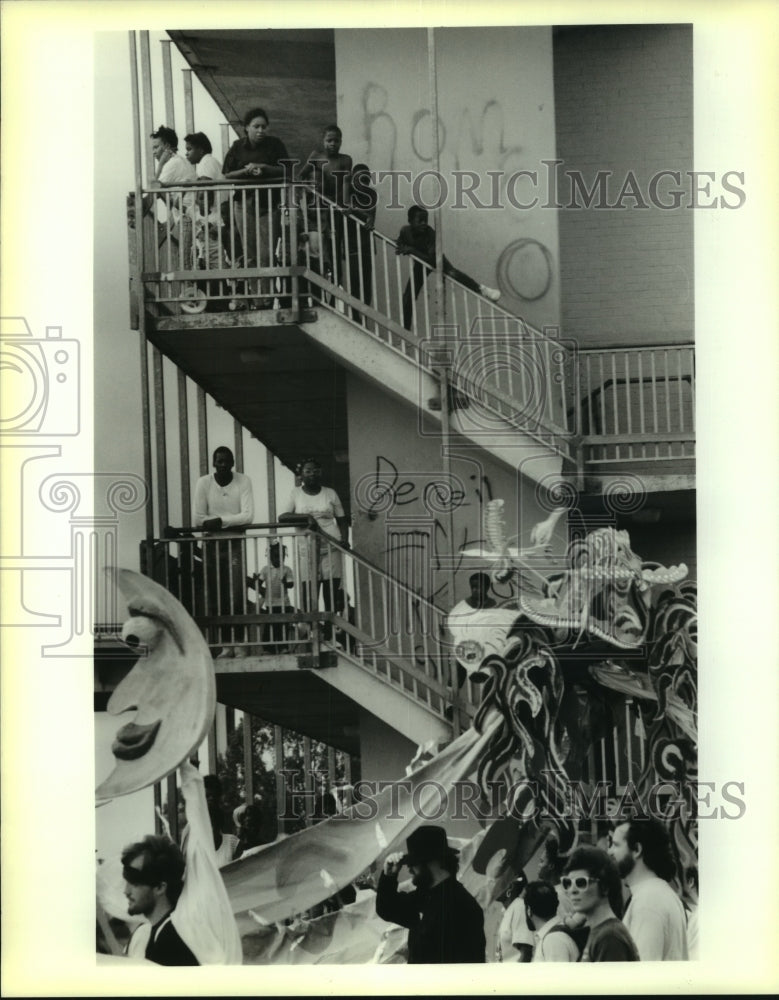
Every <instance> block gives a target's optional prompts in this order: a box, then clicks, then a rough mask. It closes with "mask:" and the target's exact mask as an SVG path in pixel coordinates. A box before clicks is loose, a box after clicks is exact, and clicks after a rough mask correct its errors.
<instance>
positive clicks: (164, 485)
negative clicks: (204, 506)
mask: <svg viewBox="0 0 779 1000" xmlns="http://www.w3.org/2000/svg"><path fill="white" fill-rule="evenodd" d="M152 365H153V369H154V431H155V438H156V443H157V510H158V516H159V525H158V527H159V532H160V535H161V534H162V532H163V530H164V528H165V526H166V525H167V524H168V522H169V515H168V460H167V455H166V445H165V384H164V381H163V371H162V354H161V353H160V352H159V350H158V349H157V348H156V347H154V348H152Z"/></svg>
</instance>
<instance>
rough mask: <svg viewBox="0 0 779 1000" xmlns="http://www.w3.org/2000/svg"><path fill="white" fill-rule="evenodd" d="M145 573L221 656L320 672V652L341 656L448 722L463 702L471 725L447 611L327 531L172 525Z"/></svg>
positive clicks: (151, 551) (145, 555)
mask: <svg viewBox="0 0 779 1000" xmlns="http://www.w3.org/2000/svg"><path fill="white" fill-rule="evenodd" d="M273 545H278V546H279V549H278V552H279V563H280V565H279V567H276V568H277V569H279V570H281V572H282V573H283V575H284V576H286V577H287V579H290V578H291V582H292V585H291V587H289V588H285V592H284V593H283V594H281V593H280V591H279V590H278V588H277V587H276V586H275V584H274V583H273V582H271V584H270V585H268V576H269V573H268V567H269V566H270V565H271V549H272V546H273ZM141 567H142V572H144V573H146V574H147V575H149V576H151V577H152V578H154V579H156V580H157V582H159V583H161V584H163V586H165V587H167V588H168V589H169V590H170V591H171V592H172V593H173V594H174V596H176V597H177V598H178V599H179V600H180V601H181V603H182V604H183V605H184V607H185V608H186V609H187V610H188V611H189V613H190V614H191V615H192V617H193V619H194V620H195V622H196V623H197V624H198V626H200V627H201V628H202V629H203V632H204V635H205V637H206V640H207V642H208V643H209V645H210V646H211V648H212V651H213V653H214V655H215V656H218V655H220V654H221V655H222V656H224V655H225V652H226V651H227V652H228V653H229V654H230V655H231V656H232V657H235V656H236V655H239V656H247V655H248V656H258V655H259V656H264V655H283V654H296V655H297V656H298V657H305V658H306V664H305V665H312V666H318V665H321V663H322V658H321V653H322V651H330V652H335V653H337V655H338V656H341V657H344V658H345V659H348V660H349V661H350V662H351V663H353V664H355V665H356V666H358V667H359V668H360V669H362V670H364V671H365V672H366V673H368V674H370V675H371V676H373V677H375V678H377V679H378V680H380V681H382V682H383V683H385V684H388V685H389V686H391V687H393V688H394V689H396V690H398V691H400V692H402V693H403V694H404V695H405V696H406V697H408V698H410V699H412V700H413V701H415V702H417V703H418V704H420V705H421V706H422V707H424V708H425V709H426V710H427V711H429V712H430V713H431V714H432V715H434V716H436V717H437V718H439V719H441V720H444V721H449V719H450V718H451V712H452V705H453V703H454V702H455V701H457V704H458V716H459V718H460V719H461V721H462V722H463V723H464V724H467V720H468V719H469V718H470V717H471V716H472V715H473V713H474V711H475V692H474V691H473V689H472V686H471V685H470V683H468V684H467V685H466V686H465V687H464V688H463V689H462V691H461V692H459V693H458V692H457V684H456V681H455V682H454V683H453V682H452V678H453V677H454V676H455V673H454V666H453V663H452V660H451V655H450V654H451V650H450V649H449V647H448V645H447V641H446V632H445V613H444V612H443V611H441V609H439V608H437V607H436V606H435V605H434V604H433V603H432V602H430V601H428V600H426V599H425V598H424V597H422V596H421V595H419V594H418V593H416V592H415V591H414V590H413V589H412V588H411V587H409V586H408V585H407V584H405V583H403V582H401V581H398V580H394V579H393V578H391V577H390V576H389V575H388V574H387V573H385V572H384V571H383V570H381V569H380V568H379V567H377V566H374V565H373V564H372V563H370V562H369V561H368V560H367V559H365V558H363V557H362V556H360V555H358V554H357V553H355V552H353V551H352V550H351V549H347V548H344V547H343V546H342V545H340V544H339V543H338V542H336V540H335V539H333V538H331V537H330V536H328V535H325V534H323V533H321V532H320V531H311V530H309V529H306V530H301V529H299V528H294V527H291V526H290V525H287V524H279V523H262V524H259V523H258V524H252V525H248V526H246V528H245V529H244V530H242V531H240V532H226V531H224V532H220V533H219V534H218V535H209V534H208V533H206V532H204V531H203V530H202V529H197V528H173V529H170V531H169V533H168V536H167V537H165V538H160V539H154V540H153V542H152V544H151V547H149V546H147V545H146V543H142V557H141ZM284 567H286V569H287V571H288V572H286V573H284ZM338 573H340V574H341V575H340V576H339V575H337V574H338ZM263 580H265V586H264V587H263V586H262V583H263ZM282 601H284V602H285V603H282Z"/></svg>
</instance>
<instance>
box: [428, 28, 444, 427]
mask: <svg viewBox="0 0 779 1000" xmlns="http://www.w3.org/2000/svg"><path fill="white" fill-rule="evenodd" d="M427 71H428V79H429V83H430V122H431V128H432V133H433V136H432V138H433V170H435V172H436V174H437V175H438V176H440V173H441V137H440V135H439V128H438V75H437V73H436V50H435V28H428V29H427ZM433 219H434V220H435V305H434V311H433V315H434V322H435V324H437V325H440V324H441V323H443V322H444V320H445V317H446V300H445V296H444V244H443V233H442V231H441V225H442V215H441V208H440V207H438V208H435V209H433ZM441 406H442V408H443V401H442V403H441Z"/></svg>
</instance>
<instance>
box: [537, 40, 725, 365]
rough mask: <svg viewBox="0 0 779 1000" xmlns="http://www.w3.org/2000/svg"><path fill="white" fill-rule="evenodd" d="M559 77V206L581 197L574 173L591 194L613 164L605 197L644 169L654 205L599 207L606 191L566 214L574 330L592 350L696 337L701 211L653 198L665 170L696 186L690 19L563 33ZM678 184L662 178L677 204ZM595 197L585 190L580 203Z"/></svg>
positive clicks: (566, 320) (665, 192) (564, 241)
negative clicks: (697, 220) (696, 225)
mask: <svg viewBox="0 0 779 1000" xmlns="http://www.w3.org/2000/svg"><path fill="white" fill-rule="evenodd" d="M554 81H555V114H556V129H557V156H558V159H560V160H562V161H564V162H563V164H562V165H561V166H560V167H559V168H558V169H559V172H560V174H559V175H558V176H559V178H560V183H559V194H558V198H559V202H560V203H561V204H563V205H564V206H568V205H569V204H570V202H571V196H572V194H573V193H574V189H573V185H572V184H571V182H570V180H569V177H568V176H567V175H568V172H570V171H579V172H580V173H581V175H582V178H583V180H584V182H585V184H586V187H587V189H588V190H589V189H592V188H593V184H594V182H595V180H596V175H597V173H598V171H601V170H608V171H612V175H611V176H610V177H609V178H608V180H607V187H606V197H605V200H604V202H603V203H605V204H609V205H613V204H614V203H615V202H616V201H618V200H619V195H620V192H621V190H622V188H623V184H624V182H625V180H626V178H627V177H628V175H629V172H630V171H633V174H634V175H635V178H636V181H637V182H638V192H639V196H640V197H641V198H642V199H643V201H644V202H645V203H646V204H647V205H648V206H649V207H646V208H637V207H635V205H636V200H635V199H633V198H631V197H629V196H626V197H624V198H623V199H622V204H623V205H624V206H626V207H625V208H623V209H621V210H618V209H613V208H612V209H607V208H595V207H594V205H595V204H598V203H599V202H600V199H599V196H598V194H597V188H596V196H595V198H596V200H595V202H594V203H593V207H590V208H580V209H576V208H569V207H564V208H563V209H562V210H561V211H560V213H559V239H560V277H561V296H562V307H561V314H562V330H563V334H564V335H565V336H566V337H575V338H577V339H578V340H579V341H580V343H581V344H582V345H585V344H586V345H588V346H593V345H608V344H614V343H619V344H623V343H624V344H637V343H663V342H672V341H680V340H681V341H685V340H687V341H689V340H691V339H692V337H693V329H694V314H693V308H694V289H693V278H694V273H693V215H694V213H693V212H692V211H691V210H690V209H689V208H688V207H681V208H678V209H671V210H664V209H662V208H659V207H655V206H654V205H653V204H652V201H653V199H652V197H651V196H650V194H649V184H650V181H651V178H652V177H653V175H655V174H657V172H658V171H661V170H678V171H680V172H681V174H682V181H683V183H682V184H681V185H680V188H686V190H687V191H688V192H689V190H690V186H691V181H690V180H689V178H686V185H685V171H688V170H692V168H693V161H692V149H693V90H692V28H691V26H689V25H625V26H595V27H576V28H560V29H557V30H556V32H555V38H554ZM698 169H701V167H699V168H698ZM703 169H705V164H704V165H703ZM675 187H676V185H675V183H674V182H673V181H672V180H669V179H666V180H664V181H662V182H661V183H660V184H659V186H658V188H657V198H656V199H655V200H662V201H663V202H665V203H666V204H670V203H671V202H672V197H671V194H670V190H671V189H672V188H675ZM585 200H586V199H585V197H583V196H582V195H581V194H578V195H577V197H576V201H577V202H578V203H579V204H580V205H583V204H585ZM701 200H702V201H708V200H710V198H707V199H703V198H702V199H701ZM687 201H689V198H687V197H686V198H685V202H687Z"/></svg>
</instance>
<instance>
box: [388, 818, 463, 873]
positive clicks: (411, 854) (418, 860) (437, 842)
mask: <svg viewBox="0 0 779 1000" xmlns="http://www.w3.org/2000/svg"><path fill="white" fill-rule="evenodd" d="M457 853H458V852H457V851H456V850H455V849H454V848H452V847H450V846H449V841H448V840H447V839H446V830H444V828H443V827H442V826H430V825H428V826H420V827H419V829H417V830H414V832H413V833H412V834H410V835H409V836H408V837H407V838H406V853H405V854H404V855H403V859H402V861H401V864H404V865H406V866H408V865H424V864H427V862H428V861H441V860H443V859H444V858H446V857H447V856H449V855H452V854H455V855H456V854H457Z"/></svg>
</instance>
